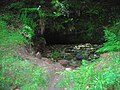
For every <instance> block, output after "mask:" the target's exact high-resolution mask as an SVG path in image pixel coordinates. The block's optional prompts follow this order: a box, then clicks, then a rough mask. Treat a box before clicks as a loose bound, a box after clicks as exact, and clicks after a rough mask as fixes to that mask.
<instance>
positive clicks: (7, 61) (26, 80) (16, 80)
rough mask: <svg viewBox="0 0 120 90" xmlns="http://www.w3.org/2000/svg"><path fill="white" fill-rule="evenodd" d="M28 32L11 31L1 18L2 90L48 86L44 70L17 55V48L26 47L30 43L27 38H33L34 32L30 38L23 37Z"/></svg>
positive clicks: (0, 56)
mask: <svg viewBox="0 0 120 90" xmlns="http://www.w3.org/2000/svg"><path fill="white" fill-rule="evenodd" d="M6 17H7V16H6ZM26 25H27V24H26ZM23 27H24V26H23ZM23 29H24V30H23ZM27 30H28V29H26V28H22V30H16V31H12V32H11V31H9V30H8V29H7V24H6V22H5V21H4V19H3V16H0V68H1V69H0V90H13V89H14V88H16V87H19V88H20V89H21V90H37V89H39V88H40V87H45V86H46V77H45V73H44V72H43V70H42V69H41V68H40V67H38V66H35V65H33V64H31V63H30V62H29V61H28V60H23V59H22V58H21V57H20V56H19V55H18V54H17V53H16V48H17V47H19V46H24V45H25V44H26V43H28V39H27V38H29V39H30V38H31V32H32V31H30V34H29V32H28V33H27V34H28V36H29V37H26V36H25V35H23V33H25V31H26V32H27ZM30 30H31V29H30ZM21 32H22V33H21ZM27 34H26V35H27ZM32 34H33V33H32ZM43 74H44V76H43Z"/></svg>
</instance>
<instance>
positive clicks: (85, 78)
mask: <svg viewBox="0 0 120 90" xmlns="http://www.w3.org/2000/svg"><path fill="white" fill-rule="evenodd" d="M119 59H120V56H119V55H117V56H112V57H109V58H107V60H104V59H103V58H100V59H99V60H98V61H95V62H93V63H91V64H88V65H82V66H80V68H79V69H77V70H73V71H67V72H61V74H62V75H65V76H66V78H64V79H63V80H62V81H61V82H60V83H58V84H57V86H58V87H66V88H68V90H119V89H120V61H119Z"/></svg>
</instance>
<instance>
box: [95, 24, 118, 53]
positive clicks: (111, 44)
mask: <svg viewBox="0 0 120 90" xmlns="http://www.w3.org/2000/svg"><path fill="white" fill-rule="evenodd" d="M118 27H120V22H117V23H116V24H115V25H114V26H112V27H111V28H105V30H104V32H105V38H106V42H105V43H104V44H103V47H102V48H100V49H99V50H97V52H110V51H120V29H119V28H118Z"/></svg>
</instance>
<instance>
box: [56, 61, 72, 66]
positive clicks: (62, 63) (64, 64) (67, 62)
mask: <svg viewBox="0 0 120 90" xmlns="http://www.w3.org/2000/svg"><path fill="white" fill-rule="evenodd" d="M58 62H59V63H60V64H61V65H62V66H64V67H68V66H69V64H70V62H69V61H68V60H59V61H58Z"/></svg>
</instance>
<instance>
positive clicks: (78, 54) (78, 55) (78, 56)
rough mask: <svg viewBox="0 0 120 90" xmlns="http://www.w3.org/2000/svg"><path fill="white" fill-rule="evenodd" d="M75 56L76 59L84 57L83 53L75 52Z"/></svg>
mask: <svg viewBox="0 0 120 90" xmlns="http://www.w3.org/2000/svg"><path fill="white" fill-rule="evenodd" d="M75 57H76V59H78V60H82V59H84V57H83V55H82V54H80V53H77V54H76V56H75Z"/></svg>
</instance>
